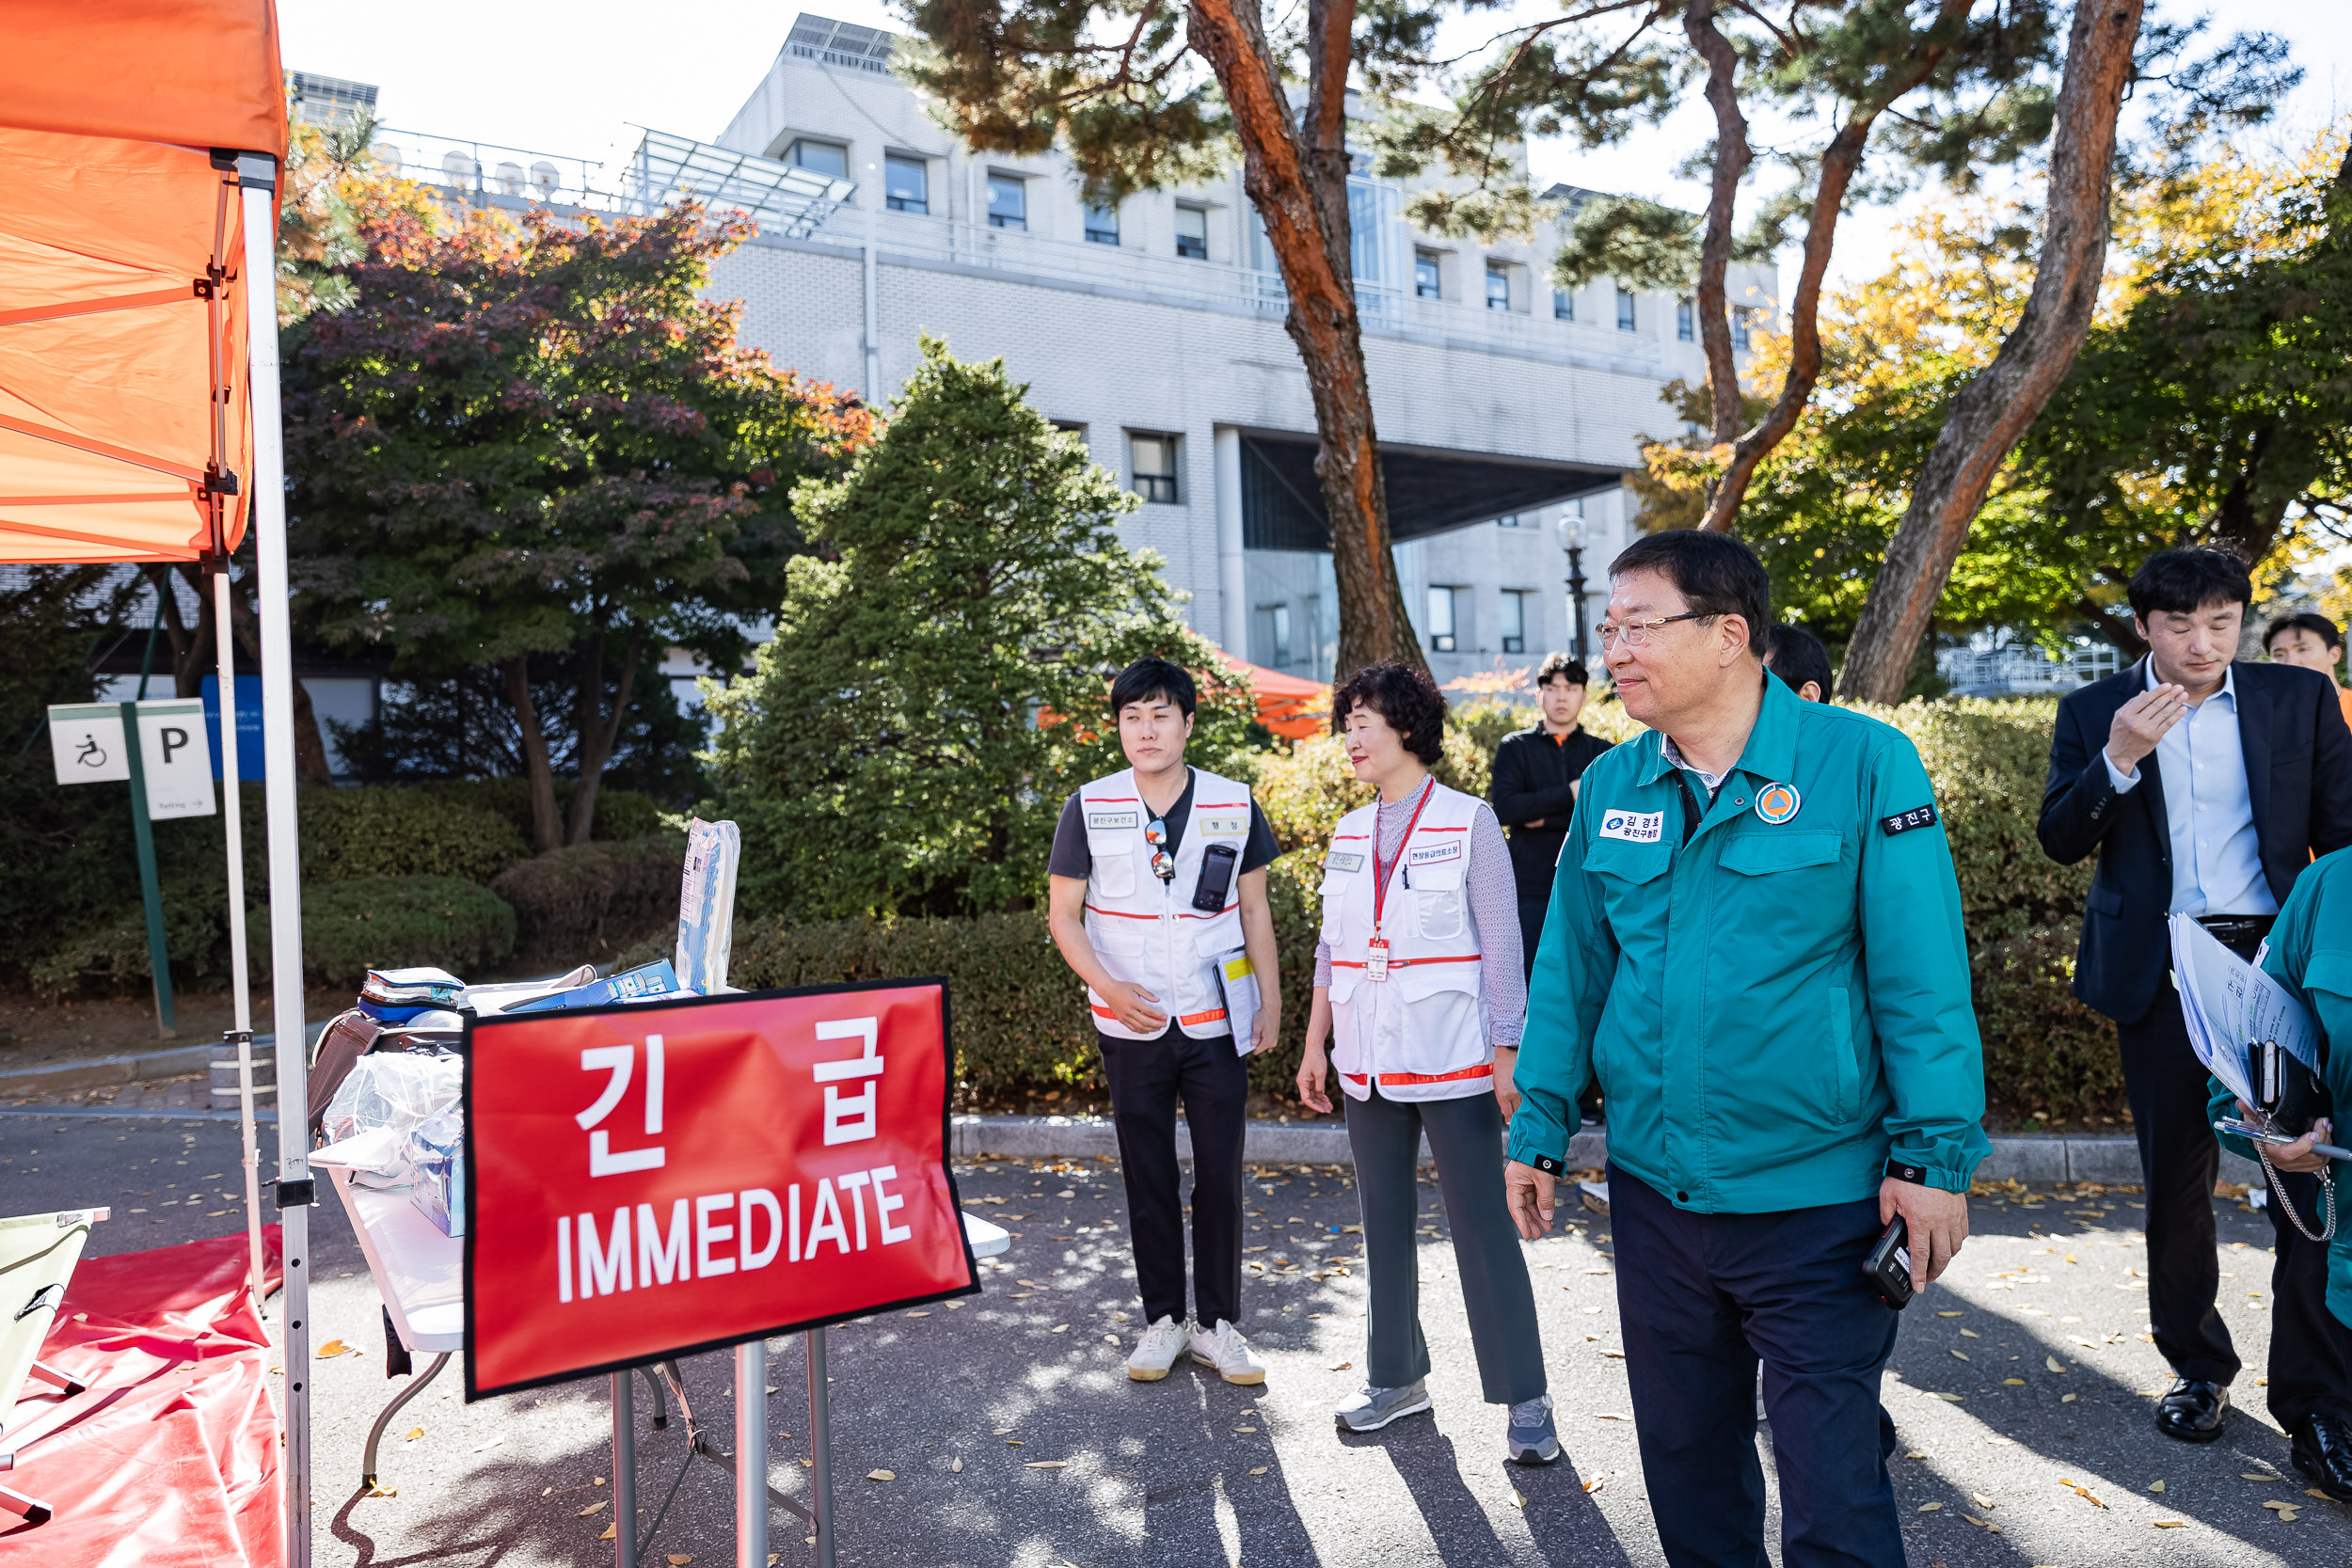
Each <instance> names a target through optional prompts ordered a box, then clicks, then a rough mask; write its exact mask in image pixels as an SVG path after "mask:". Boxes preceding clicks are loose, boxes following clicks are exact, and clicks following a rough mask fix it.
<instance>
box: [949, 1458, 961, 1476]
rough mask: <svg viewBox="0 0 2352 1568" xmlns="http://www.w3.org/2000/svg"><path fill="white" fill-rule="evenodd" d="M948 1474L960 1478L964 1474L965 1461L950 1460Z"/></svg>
mask: <svg viewBox="0 0 2352 1568" xmlns="http://www.w3.org/2000/svg"><path fill="white" fill-rule="evenodd" d="M947 1472H948V1474H950V1475H958V1476H960V1475H961V1474H963V1461H962V1460H961V1459H951V1460H949V1461H948V1462H947Z"/></svg>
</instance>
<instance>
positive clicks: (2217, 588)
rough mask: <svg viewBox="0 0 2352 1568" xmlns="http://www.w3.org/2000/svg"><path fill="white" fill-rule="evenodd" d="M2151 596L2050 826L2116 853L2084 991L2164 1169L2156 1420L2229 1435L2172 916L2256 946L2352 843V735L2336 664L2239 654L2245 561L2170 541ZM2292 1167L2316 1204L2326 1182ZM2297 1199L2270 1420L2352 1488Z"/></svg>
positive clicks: (2249, 949)
mask: <svg viewBox="0 0 2352 1568" xmlns="http://www.w3.org/2000/svg"><path fill="white" fill-rule="evenodd" d="M2129 594H2130V597H2131V602H2132V612H2133V625H2134V626H2135V627H2136V628H2137V631H2138V632H2139V635H2140V636H2141V637H2142V638H2143V639H2145V640H2146V641H2147V643H2148V646H2149V653H2148V657H2145V658H2143V659H2141V660H2139V661H2138V662H2137V663H2135V664H2134V665H2133V666H2132V667H2131V668H2130V669H2128V670H2126V671H2124V672H2123V673H2121V674H2117V675H2111V676H2109V677H2107V678H2106V680H2102V681H2095V682H2093V683H2091V684H2090V685H2089V686H2086V687H2084V688H2082V689H2079V690H2077V691H2074V692H2071V693H2069V694H2068V696H2067V697H2066V699H2065V700H2064V701H2063V702H2061V703H2060V704H2059V705H2058V731H2057V735H2056V736H2055V737H2054V739H2053V740H2052V742H2051V747H2050V778H2049V784H2048V785H2047V787H2046V788H2045V789H2044V791H2043V793H2042V822H2041V837H2042V848H2043V850H2044V851H2046V852H2047V853H2048V854H2049V856H2050V858H2051V859H2053V860H2056V861H2058V862H2060V863H2066V864H2072V863H2075V862H2077V861H2080V860H2081V859H2083V858H2084V857H2085V856H2086V855H2089V854H2090V853H2092V852H2093V851H2096V852H2097V854H2098V857H2099V863H2098V868H2097V870H2096V871H2095V872H2094V873H2093V875H2092V877H2091V879H2090V898H2089V907H2088V908H2087V909H2085V910H2084V911H2083V934H2082V950H2081V956H2080V958H2079V961H2078V962H2077V963H2076V965H2075V971H2074V994H2075V995H2077V996H2079V997H2081V998H2082V999H2083V1000H2084V1001H2085V1002H2087V1003H2089V1004H2090V1006H2093V1007H2096V1008H2097V1009H2099V1011H2101V1012H2103V1013H2105V1014H2106V1016H2107V1017H2109V1018H2111V1019H2113V1020H2115V1022H2116V1036H2117V1039H2118V1043H2119V1045H2120V1047H2121V1050H2122V1058H2123V1079H2124V1084H2125V1086H2126V1089H2127V1092H2128V1093H2129V1095H2130V1098H2131V1107H2132V1128H2133V1132H2135V1133H2137V1136H2138V1140H2139V1160H2140V1168H2141V1170H2142V1172H2143V1173H2144V1174H2145V1176H2146V1178H2147V1184H2148V1270H2149V1275H2150V1277H2149V1282H2148V1314H2149V1319H2150V1326H2151V1327H2152V1328H2153V1330H2154V1334H2155V1341H2156V1348H2157V1349H2158V1350H2159V1351H2161V1352H2162V1353H2163V1354H2164V1357H2165V1359H2166V1360H2167V1361H2169V1362H2170V1363H2171V1365H2172V1370H2173V1372H2174V1373H2175V1380H2174V1383H2173V1385H2172V1388H2171V1391H2170V1392H2169V1393H2167V1394H2166V1395H2165V1396H2164V1398H2163V1400H2162V1401H2161V1402H2159V1404H2158V1406H2157V1410H2156V1426H2157V1428H2158V1430H2159V1431H2162V1432H2163V1433H2166V1435H2168V1436H2171V1437H2177V1438H2181V1439H2183V1440H2185V1441H2187V1442H2194V1443H2202V1442H2210V1441H2212V1440H2213V1439H2214V1438H2216V1437H2217V1436H2219V1435H2220V1433H2221V1424H2222V1412H2223V1410H2224V1408H2225V1407H2226V1406H2227V1405H2228V1403H2229V1383H2230V1380H2231V1379H2232V1378H2233V1377H2234V1376H2236V1374H2237V1370H2238V1366H2239V1361H2238V1357H2237V1354H2236V1352H2235V1351H2234V1350H2233V1348H2232V1346H2231V1343H2230V1334H2229V1330H2228V1329H2227V1328H2226V1327H2224V1326H2223V1324H2222V1322H2221V1319H2220V1317H2219V1315H2218V1314H2217V1312H2216V1311H2215V1310H2214V1296H2215V1292H2216V1290H2217V1286H2218V1279H2217V1274H2218V1265H2217V1261H2216V1259H2215V1253H2214V1221H2213V1184H2214V1177H2215V1174H2216V1172H2217V1168H2218V1157H2219V1149H2218V1146H2217V1144H2216V1143H2215V1140H2214V1134H2213V1130H2212V1128H2211V1127H2210V1126H2209V1125H2208V1118H2207V1115H2206V1076H2207V1075H2206V1071H2205V1069H2204V1067H2203V1065H2202V1064H2201V1063H2200V1062H2199V1061H2198V1060H2197V1057H2196V1053H2194V1052H2193V1051H2192V1050H2191V1049H2190V1047H2189V1043H2188V1035H2187V1031H2186V1028H2185V1024H2184V1023H2183V1022H2182V1017H2181V1003H2180V998H2179V996H2178V995H2177V994H2176V992H2175V991H2174V990H2173V988H2172V986H2171V984H2170V983H2169V977H2168V971H2169V961H2170V951H2171V947H2170V939H2169V932H2168V929H2167V926H2166V920H2167V917H2168V916H2169V915H2171V914H2176V913H2177V914H2186V915H2190V916H2193V917H2195V918H2196V919H2197V920H2198V921H2199V922H2200V923H2201V924H2202V925H2203V926H2204V927H2206V929H2208V930H2210V931H2211V932H2212V933H2213V934H2214V935H2215V936H2216V937H2217V938H2219V939H2220V940H2221V941H2222V942H2224V943H2226V944H2227V945H2228V946H2230V947H2231V948H2232V949H2233V950H2234V951H2236V952H2237V953H2238V954H2239V955H2240V956H2241V957H2245V958H2253V956H2254V955H2255V953H2256V951H2257V950H2258V948H2259V947H2260V945H2261V943H2262V941H2263V939H2264V937H2265V935H2266V934H2267V933H2268V931H2269V928H2270V924H2271V920H2272V918H2273V916H2275V915H2276V914H2277V912H2278V909H2279V905H2280V900H2282V899H2284V898H2285V897H2286V895H2287V891H2288V889H2289V888H2291V887H2292V886H2293V885H2294V883H2295V879H2296V874H2297V873H2298V872H2300V871H2301V870H2302V869H2303V867H2304V866H2305V865H2307V864H2309V863H2310V862H2311V859H2312V855H2314V854H2321V855H2324V854H2327V853H2328V852H2329V851H2330V850H2334V849H2339V848H2342V847H2344V846H2345V845H2346V844H2352V735H2348V734H2347V733H2346V731H2345V729H2344V715H2343V713H2342V711H2341V710H2340V709H2339V707H2338V706H2337V703H2336V694H2335V691H2334V689H2333V688H2332V685H2331V683H2330V682H2329V681H2328V679H2327V678H2326V677H2325V676H2323V675H2320V674H2318V673H2315V672H2312V671H2310V670H2300V669H2296V668H2294V667H2292V666H2288V665H2280V664H2257V663H2238V662H2234V661H2233V656H2234V655H2235V652H2236V649H2237V642H2238V633H2239V629H2240V627H2241V626H2242V625H2243V623H2244V619H2245V613H2246V609H2247V605H2248V602H2249V600H2250V599H2251V597H2252V594H2253V585H2252V583H2251V582H2250V580H2249V578H2248V576H2247V571H2246V567H2245V565H2244V564H2243V563H2242V562H2240V561H2239V560H2238V559H2237V558H2236V557H2235V556H2234V555H2232V554H2229V553H2227V552H2225V551H2222V550H2217V549H2207V548H2193V549H2175V550H2164V551H2161V552H2159V553H2158V554H2156V555H2153V556H2151V557H2149V559H2148V560H2147V562H2144V563H2143V564H2142V565H2141V567H2140V569H2139V571H2138V573H2137V575H2135V576H2134V577H2133V578H2132V581H2131V586H2130V589H2129ZM2283 1180H2286V1181H2287V1182H2288V1183H2289V1184H2290V1185H2289V1193H2290V1196H2292V1198H2293V1200H2294V1202H2295V1205H2296V1208H2297V1209H2299V1210H2301V1211H2302V1212H2305V1213H2311V1212H2314V1211H2315V1209H2316V1208H2317V1204H2316V1203H2315V1201H2314V1200H2315V1198H2316V1197H2317V1182H2316V1180H2315V1179H2314V1178H2311V1177H2297V1176H2289V1177H2285V1178H2283ZM2279 1211H2280V1206H2279V1204H2278V1203H2276V1202H2275V1201H2274V1202H2273V1203H2272V1205H2271V1209H2270V1215H2271V1223H2272V1225H2273V1227H2275V1228H2276V1231H2277V1234H2278V1247H2277V1260H2276V1263H2275V1265H2274V1268H2273V1272H2272V1281H2273V1285H2272V1291H2271V1295H2272V1302H2271V1311H2270V1314H2269V1316H2270V1324H2271V1341H2270V1378H2269V1384H2268V1388H2267V1394H2268V1402H2269V1406H2270V1412H2271V1414H2272V1415H2273V1416H2274V1417H2276V1418H2278V1419H2279V1421H2280V1424H2281V1425H2282V1426H2284V1427H2285V1428H2286V1429H2287V1431H2288V1432H2289V1433H2292V1434H2293V1435H2294V1438H2295V1449H2294V1451H2295V1458H2296V1463H2297V1464H2298V1465H2301V1466H2302V1467H2303V1469H2304V1470H2305V1472H2306V1473H2307V1474H2309V1475H2311V1476H2312V1480H2313V1481H2315V1482H2316V1483H2317V1484H2319V1485H2320V1486H2321V1487H2322V1488H2324V1489H2326V1490H2327V1491H2328V1493H2329V1494H2330V1495H2331V1496H2336V1497H2346V1498H2347V1499H2352V1333H2347V1331H2346V1330H2345V1329H2344V1326H2343V1325H2342V1324H2340V1323H2336V1322H2335V1320H2334V1319H2333V1318H2332V1317H2331V1316H2330V1314H2329V1313H2328V1309H2327V1306H2326V1303H2325V1300H2324V1295H2325V1290H2326V1279H2327V1262H2326V1246H2325V1244H2324V1243H2313V1242H2312V1241H2309V1240H2307V1239H2305V1238H2304V1237H2303V1236H2302V1235H2301V1234H2300V1233H2299V1232H2298V1231H2297V1230H2296V1228H2295V1227H2293V1226H2292V1225H2291V1224H2290V1223H2288V1221H2287V1220H2286V1219H2285V1218H2284V1216H2282V1215H2281V1214H2280V1212H2279Z"/></svg>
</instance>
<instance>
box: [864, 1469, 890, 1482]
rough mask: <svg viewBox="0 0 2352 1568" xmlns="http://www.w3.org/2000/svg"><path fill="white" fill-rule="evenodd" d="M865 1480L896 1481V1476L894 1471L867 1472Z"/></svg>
mask: <svg viewBox="0 0 2352 1568" xmlns="http://www.w3.org/2000/svg"><path fill="white" fill-rule="evenodd" d="M866 1480H867V1481H897V1480H898V1472H897V1471H895V1470H868V1471H866Z"/></svg>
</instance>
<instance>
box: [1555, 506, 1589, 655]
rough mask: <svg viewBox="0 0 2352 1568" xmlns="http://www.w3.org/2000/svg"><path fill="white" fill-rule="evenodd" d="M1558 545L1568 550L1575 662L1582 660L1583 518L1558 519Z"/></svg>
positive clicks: (1573, 515)
mask: <svg viewBox="0 0 2352 1568" xmlns="http://www.w3.org/2000/svg"><path fill="white" fill-rule="evenodd" d="M1560 547H1561V548H1562V549H1564V550H1565V551H1567V552H1568V612H1569V613H1570V614H1571V615H1572V616H1574V617H1575V624H1576V657H1577V662H1578V663H1580V664H1581V663H1583V662H1584V660H1585V657H1586V655H1585V637H1584V519H1583V518H1582V517H1581V516H1579V515H1576V514H1575V513H1570V514H1568V515H1566V516H1565V517H1562V518H1561V519H1560Z"/></svg>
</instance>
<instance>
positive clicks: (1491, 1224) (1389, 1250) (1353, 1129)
mask: <svg viewBox="0 0 2352 1568" xmlns="http://www.w3.org/2000/svg"><path fill="white" fill-rule="evenodd" d="M1424 1131H1426V1132H1428V1134H1429V1148H1430V1151H1431V1152H1432V1153H1434V1154H1435V1155H1436V1156H1437V1158H1438V1191H1439V1193H1440V1194H1441V1195H1442V1196H1443V1197H1444V1199H1445V1213H1446V1219H1447V1222H1448V1223H1449V1224H1450V1225H1451V1226H1452V1227H1453V1229H1454V1266H1455V1268H1456V1270H1457V1271H1458V1272H1459V1273H1460V1275H1461V1276H1462V1305H1463V1306H1464V1307H1466V1308H1467V1309H1468V1311H1469V1315H1470V1345H1471V1348H1472V1349H1474V1350H1475V1351H1476V1352H1477V1354H1478V1382H1479V1387H1480V1389H1481V1391H1482V1392H1483V1393H1484V1395H1485V1397H1486V1402H1487V1403H1489V1404H1518V1403H1520V1402H1524V1401H1527V1400H1532V1399H1534V1398H1535V1397H1537V1396H1538V1395H1540V1394H1542V1393H1543V1392H1544V1386H1545V1383H1544V1347H1543V1340H1542V1338H1541V1336H1540V1334H1539V1331H1538V1330H1537V1328H1536V1326H1535V1291H1534V1287H1533V1286H1531V1285H1530V1284H1529V1283H1528V1280H1527V1259H1526V1257H1525V1255H1524V1254H1522V1253H1521V1252H1520V1251H1519V1233H1518V1227H1516V1226H1514V1225H1513V1224H1512V1223H1511V1212H1510V1210H1509V1209H1508V1208H1507V1207H1506V1206H1505V1205H1504V1203H1503V1197H1502V1107H1501V1106H1499V1105H1497V1104H1496V1103H1495V1097H1494V1096H1493V1095H1491V1094H1480V1095H1470V1096H1465V1097H1464V1098H1462V1099H1460V1100H1425V1101H1409V1102H1407V1101H1395V1100H1387V1099H1384V1098H1382V1096H1381V1093H1380V1090H1379V1089H1378V1087H1377V1086H1375V1088H1374V1089H1373V1091H1372V1098H1371V1099H1369V1100H1353V1099H1351V1100H1349V1101H1348V1102H1347V1141H1348V1143H1349V1144H1350V1145H1351V1146H1353V1148H1355V1150H1356V1190H1357V1194H1358V1196H1359V1197H1360V1198H1361V1199H1362V1201H1363V1213H1364V1259H1365V1261H1366V1262H1367V1263H1368V1264H1369V1265H1370V1268H1371V1271H1372V1278H1371V1281H1370V1283H1371V1299H1372V1305H1371V1309H1370V1312H1369V1315H1368V1316H1367V1318H1366V1329H1367V1335H1368V1338H1369V1339H1370V1354H1369V1356H1368V1370H1367V1372H1366V1374H1365V1381H1366V1382H1368V1383H1370V1384H1371V1385H1372V1386H1374V1387H1375V1388H1402V1387H1404V1386H1406V1384H1408V1383H1412V1382H1415V1381H1417V1380H1418V1379H1420V1378H1422V1377H1426V1376H1427V1375H1428V1373H1429V1344H1428V1341H1427V1340H1425V1339H1424V1338H1422V1332H1421V1255H1420V1251H1419V1249H1418V1247H1417V1246H1416V1245H1415V1243H1416V1240H1417V1238H1416V1237H1415V1236H1414V1234H1413V1230H1414V1227H1416V1226H1417V1225H1419V1224H1420V1221H1421V1192H1420V1186H1419V1183H1418V1181H1417V1180H1415V1167H1416V1166H1417V1165H1418V1164H1419V1161H1420V1154H1421V1135H1422V1132H1424Z"/></svg>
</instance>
